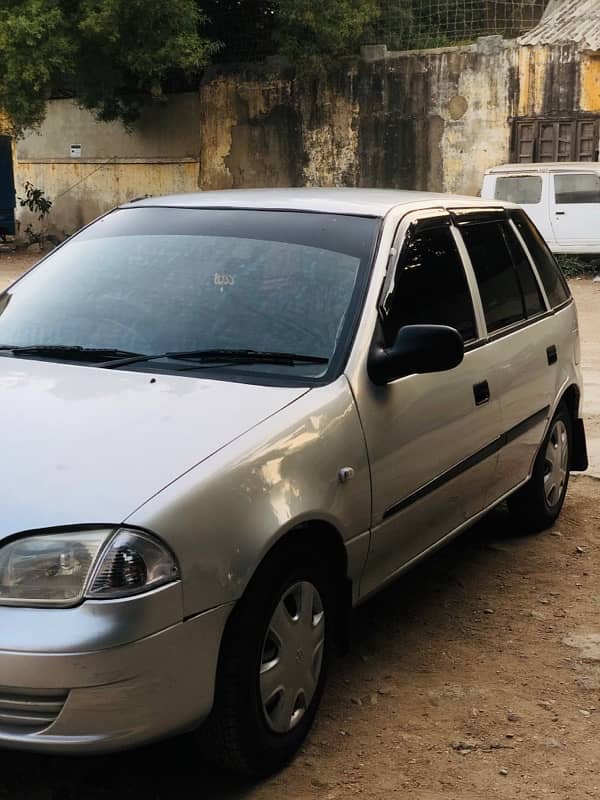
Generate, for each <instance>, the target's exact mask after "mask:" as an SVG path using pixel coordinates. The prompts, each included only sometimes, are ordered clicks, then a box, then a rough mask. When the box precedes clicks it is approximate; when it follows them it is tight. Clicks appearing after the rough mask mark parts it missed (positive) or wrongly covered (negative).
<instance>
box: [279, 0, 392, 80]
mask: <svg viewBox="0 0 600 800" xmlns="http://www.w3.org/2000/svg"><path fill="white" fill-rule="evenodd" d="M378 13H379V6H378V4H377V2H376V0H279V3H278V5H277V22H276V28H275V34H274V36H275V41H276V42H277V44H278V50H279V52H280V54H281V55H282V56H283V57H284V58H286V59H287V60H289V61H290V62H291V63H293V64H295V65H296V66H297V67H299V68H300V69H301V70H314V69H315V68H319V67H322V66H327V65H328V64H331V63H332V62H334V61H335V60H336V59H338V58H340V57H342V56H346V55H352V54H354V53H356V51H357V49H358V46H359V42H360V40H361V36H362V35H363V33H364V32H365V30H366V29H367V27H368V25H369V24H371V23H372V22H373V21H374V20H375V19H376V17H377V16H378Z"/></svg>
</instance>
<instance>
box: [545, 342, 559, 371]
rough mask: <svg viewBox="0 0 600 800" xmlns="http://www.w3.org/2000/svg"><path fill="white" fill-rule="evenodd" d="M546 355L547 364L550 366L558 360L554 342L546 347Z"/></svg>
mask: <svg viewBox="0 0 600 800" xmlns="http://www.w3.org/2000/svg"><path fill="white" fill-rule="evenodd" d="M546 355H547V356H548V365H549V366H552V364H556V362H557V361H558V350H557V349H556V345H555V344H551V345H550V347H547V348H546Z"/></svg>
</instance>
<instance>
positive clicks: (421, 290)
mask: <svg viewBox="0 0 600 800" xmlns="http://www.w3.org/2000/svg"><path fill="white" fill-rule="evenodd" d="M383 325H384V333H385V338H386V341H387V342H391V341H393V339H394V337H395V335H396V333H397V332H398V330H399V329H400V328H401V327H402V326H403V325H450V327H452V328H456V329H457V330H458V331H459V333H460V334H461V335H462V337H463V339H464V340H465V342H469V341H472V340H473V339H475V338H476V337H477V328H476V325H475V314H474V311H473V302H472V299H471V292H470V290H469V285H468V283H467V277H466V274H465V269H464V265H463V263H462V259H461V257H460V254H459V252H458V248H457V246H456V242H455V241H454V237H453V235H452V232H451V230H450V226H449V225H447V224H446V225H445V224H443V223H439V226H438V225H433V226H432V225H431V223H427V222H426V223H424V224H421V225H412V226H411V227H410V228H409V229H408V232H407V234H406V237H405V240H404V244H403V247H402V250H401V252H400V256H399V258H398V265H397V268H396V273H395V281H394V288H393V290H392V292H391V294H390V295H389V296H388V298H386V300H385V302H384V307H383Z"/></svg>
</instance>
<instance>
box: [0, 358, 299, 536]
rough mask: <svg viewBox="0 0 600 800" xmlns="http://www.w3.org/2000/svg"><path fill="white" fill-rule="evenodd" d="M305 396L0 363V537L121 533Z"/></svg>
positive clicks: (36, 364) (177, 379)
mask: <svg viewBox="0 0 600 800" xmlns="http://www.w3.org/2000/svg"><path fill="white" fill-rule="evenodd" d="M306 391H308V390H307V389H306V388H297V387H296V388H285V387H276V386H253V385H248V384H244V383H232V382H228V381H218V380H206V379H202V378H196V377H191V376H188V377H182V376H172V375H165V374H163V373H159V374H157V373H153V374H149V373H147V372H134V371H128V372H125V371H113V370H106V369H101V368H98V367H88V366H80V365H71V364H56V363H49V362H43V361H33V360H27V361H25V360H21V359H18V360H17V359H13V358H6V357H0V415H1V417H0V419H1V422H0V442H1V449H0V452H1V457H0V487H1V488H0V492H1V494H0V496H1V498H2V502H1V506H0V508H1V511H0V538H1V537H5V536H7V535H9V534H11V533H15V532H18V531H25V530H34V529H38V528H43V527H50V526H55V525H76V524H82V523H92V524H95V523H110V524H113V523H114V524H118V523H120V522H122V521H123V520H124V519H125V518H126V517H128V516H129V515H130V514H131V513H132V512H133V511H135V510H136V509H137V508H138V507H139V506H140V505H141V504H142V503H144V502H145V501H146V500H148V498H150V497H151V496H152V495H154V494H156V493H157V492H159V491H160V490H161V489H162V488H164V487H165V486H166V485H167V484H168V483H171V482H172V481H174V480H175V479H176V478H177V477H179V476H180V475H182V474H183V473H184V472H186V471H188V470H189V469H191V468H192V467H194V466H195V465H196V464H198V463H200V462H201V461H203V460H204V459H206V458H208V457H209V456H210V455H211V454H212V453H215V452H216V451H217V450H219V449H221V448H222V447H224V446H225V445H227V444H228V443H229V442H231V441H232V440H233V439H236V438H237V437H239V436H241V435H242V434H243V433H245V432H246V431H247V430H249V429H250V428H252V427H253V426H255V425H257V424H258V423H260V422H261V421H262V420H264V419H266V418H267V417H269V416H271V415H272V414H275V413H276V412H277V411H279V410H280V409H281V408H283V407H284V406H286V405H289V404H290V403H292V402H293V401H294V400H296V399H297V398H298V397H300V396H301V395H302V394H304V393H306Z"/></svg>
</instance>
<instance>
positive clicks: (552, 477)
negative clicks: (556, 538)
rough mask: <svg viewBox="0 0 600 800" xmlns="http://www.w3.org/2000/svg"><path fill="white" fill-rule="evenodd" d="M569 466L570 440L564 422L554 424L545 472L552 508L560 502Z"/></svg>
mask: <svg viewBox="0 0 600 800" xmlns="http://www.w3.org/2000/svg"><path fill="white" fill-rule="evenodd" d="M568 466H569V438H568V434H567V428H566V426H565V423H564V422H563V421H562V420H560V419H559V420H557V421H556V422H555V423H554V426H553V428H552V432H551V433H550V439H549V441H548V446H547V448H546V465H545V470H544V493H545V495H546V502H547V503H548V505H549V506H550V507H552V506H556V505H558V503H559V502H560V500H561V498H562V496H563V491H564V487H565V482H566V480H567V470H568Z"/></svg>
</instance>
